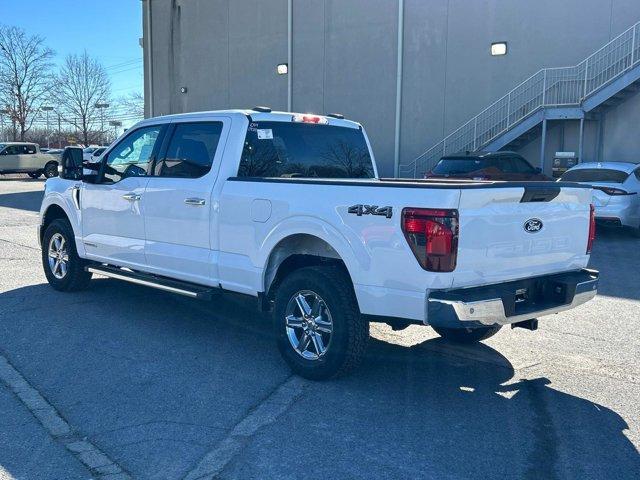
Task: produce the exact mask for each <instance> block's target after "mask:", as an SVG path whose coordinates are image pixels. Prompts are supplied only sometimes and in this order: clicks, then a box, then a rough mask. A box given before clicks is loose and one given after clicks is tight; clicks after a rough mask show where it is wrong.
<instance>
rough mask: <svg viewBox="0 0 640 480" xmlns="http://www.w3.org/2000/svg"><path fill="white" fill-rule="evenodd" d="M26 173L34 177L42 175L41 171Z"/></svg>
mask: <svg viewBox="0 0 640 480" xmlns="http://www.w3.org/2000/svg"><path fill="white" fill-rule="evenodd" d="M27 175H29V176H30V177H31V178H34V179H35V178H40V175H42V172H29V173H27Z"/></svg>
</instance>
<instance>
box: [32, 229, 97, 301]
mask: <svg viewBox="0 0 640 480" xmlns="http://www.w3.org/2000/svg"><path fill="white" fill-rule="evenodd" d="M42 266H43V268H44V273H45V276H46V277H47V281H48V282H49V284H50V285H51V286H52V287H53V288H55V289H56V290H60V291H62V292H69V291H74V290H82V289H83V288H86V287H87V286H88V285H89V281H90V280H91V273H89V272H86V271H85V270H84V266H85V261H84V260H82V259H81V258H80V257H79V256H78V252H77V251H76V245H75V240H74V235H73V229H72V228H71V224H70V223H69V222H68V221H67V220H65V219H58V220H54V221H53V222H51V223H50V224H49V226H47V229H46V230H45V232H44V236H43V238H42Z"/></svg>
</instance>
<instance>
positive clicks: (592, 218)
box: [587, 204, 596, 253]
mask: <svg viewBox="0 0 640 480" xmlns="http://www.w3.org/2000/svg"><path fill="white" fill-rule="evenodd" d="M595 239H596V209H595V207H594V206H593V204H591V205H589V238H588V240H587V253H591V249H592V248H593V242H594V240H595Z"/></svg>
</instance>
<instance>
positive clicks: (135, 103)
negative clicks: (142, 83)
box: [118, 92, 144, 118]
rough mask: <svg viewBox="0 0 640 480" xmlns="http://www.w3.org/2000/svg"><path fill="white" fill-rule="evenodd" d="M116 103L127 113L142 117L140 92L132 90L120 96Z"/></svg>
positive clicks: (142, 103)
mask: <svg viewBox="0 0 640 480" xmlns="http://www.w3.org/2000/svg"><path fill="white" fill-rule="evenodd" d="M118 103H119V104H120V105H121V106H122V107H123V110H124V111H125V112H126V113H127V114H128V115H136V116H137V117H140V118H142V117H144V97H143V95H142V94H141V93H140V92H133V93H130V94H129V95H126V96H124V97H121V98H120V99H119V100H118Z"/></svg>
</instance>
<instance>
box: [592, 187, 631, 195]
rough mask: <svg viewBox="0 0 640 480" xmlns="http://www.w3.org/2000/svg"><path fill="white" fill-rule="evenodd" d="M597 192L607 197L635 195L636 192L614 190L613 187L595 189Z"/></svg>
mask: <svg viewBox="0 0 640 480" xmlns="http://www.w3.org/2000/svg"><path fill="white" fill-rule="evenodd" d="M594 188H596V189H597V190H600V191H602V192H604V193H606V194H607V195H635V193H636V192H627V191H625V190H622V189H621V188H613V187H594Z"/></svg>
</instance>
